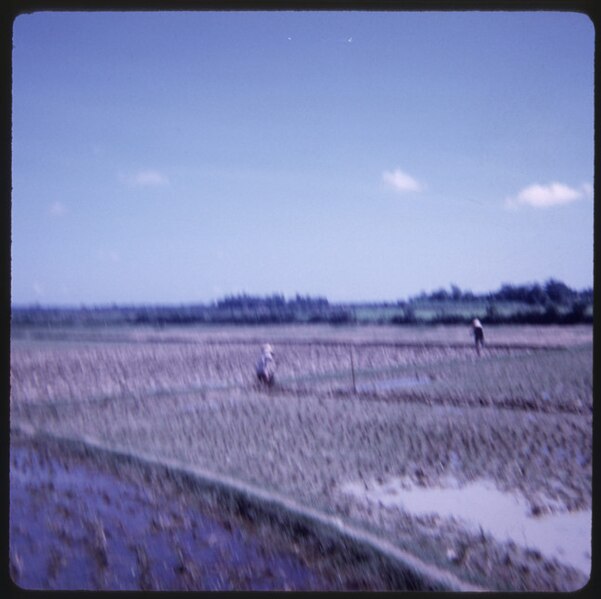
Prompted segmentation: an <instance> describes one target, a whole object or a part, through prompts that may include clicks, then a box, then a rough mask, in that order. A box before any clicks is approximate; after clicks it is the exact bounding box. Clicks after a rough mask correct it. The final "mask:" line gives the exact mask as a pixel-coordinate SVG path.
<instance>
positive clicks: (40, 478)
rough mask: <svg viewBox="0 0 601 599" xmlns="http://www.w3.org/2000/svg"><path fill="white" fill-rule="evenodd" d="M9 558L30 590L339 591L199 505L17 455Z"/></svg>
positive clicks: (29, 453)
mask: <svg viewBox="0 0 601 599" xmlns="http://www.w3.org/2000/svg"><path fill="white" fill-rule="evenodd" d="M10 453H11V456H10V457H11V468H10V500H11V501H10V518H9V525H10V532H9V537H10V554H11V568H12V569H13V571H14V572H13V575H14V579H15V582H16V583H17V584H19V585H20V586H22V587H23V588H26V589H33V590H37V589H62V590H98V589H106V590H113V591H119V590H123V591H128V590H140V589H148V588H150V589H156V590H188V589H194V590H278V589H291V590H333V589H334V588H335V586H334V585H335V582H332V581H330V580H329V579H328V578H327V577H326V576H325V575H324V574H322V573H320V572H319V571H318V570H316V569H315V568H313V567H310V566H308V565H307V564H306V563H305V562H304V561H302V560H301V559H300V558H299V557H298V556H297V555H296V554H294V553H292V552H288V551H287V550H278V549H273V548H271V547H270V546H269V544H267V541H266V540H265V539H264V538H263V537H261V536H255V535H254V534H253V532H252V530H250V531H249V530H246V529H245V528H243V527H242V526H239V525H237V523H236V521H234V520H232V519H230V518H229V517H228V516H227V515H226V514H225V512H224V513H223V514H220V513H219V510H217V511H216V513H213V511H211V510H208V508H207V510H208V511H206V513H205V512H204V511H203V510H201V509H199V507H198V506H197V504H196V503H195V501H194V500H193V498H192V496H187V495H186V494H185V493H176V494H173V493H170V492H167V491H166V490H162V489H161V488H160V485H155V486H148V485H146V484H143V483H135V482H132V481H130V480H127V479H125V478H124V479H122V478H119V477H118V476H117V475H115V474H112V473H109V472H103V471H100V470H98V469H96V468H94V467H93V465H92V464H85V462H79V461H78V460H75V461H74V462H69V461H63V460H61V459H57V458H56V457H55V456H51V455H49V454H48V455H46V454H44V453H39V452H38V451H36V450H34V449H33V448H26V447H11V452H10Z"/></svg>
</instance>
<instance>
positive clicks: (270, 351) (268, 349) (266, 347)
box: [262, 343, 273, 354]
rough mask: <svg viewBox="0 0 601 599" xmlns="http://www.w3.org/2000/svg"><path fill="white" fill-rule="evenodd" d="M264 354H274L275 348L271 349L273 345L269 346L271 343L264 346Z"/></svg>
mask: <svg viewBox="0 0 601 599" xmlns="http://www.w3.org/2000/svg"><path fill="white" fill-rule="evenodd" d="M262 349H263V353H264V354H272V353H273V347H271V345H269V343H265V345H263V348H262Z"/></svg>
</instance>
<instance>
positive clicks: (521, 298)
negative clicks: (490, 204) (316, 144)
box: [11, 279, 593, 327]
mask: <svg viewBox="0 0 601 599" xmlns="http://www.w3.org/2000/svg"><path fill="white" fill-rule="evenodd" d="M11 316H12V324H13V325H14V326H19V325H31V326H50V325H64V326H78V325H99V326H106V325H121V324H130V325H152V326H159V327H161V326H167V325H182V326H184V325H191V324H246V325H254V324H293V323H298V324H302V323H326V324H332V325H344V324H364V323H370V324H398V325H404V324H462V323H469V322H470V321H471V320H472V318H474V317H478V318H480V319H481V320H482V321H483V322H484V323H487V324H577V323H592V321H593V290H592V289H585V290H581V291H576V290H573V289H570V288H569V287H568V286H567V285H565V284H564V283H562V282H561V281H557V280H555V279H549V280H548V281H546V282H545V283H544V284H542V285H541V284H538V283H533V284H527V285H510V284H503V285H501V287H500V289H499V290H497V291H495V292H491V293H484V294H479V295H478V294H474V293H472V292H471V291H463V290H461V289H460V288H459V287H458V286H457V285H451V286H450V289H448V290H447V289H442V288H441V289H437V290H434V291H433V292H431V293H429V294H427V293H425V292H422V293H421V294H420V295H418V296H415V297H412V298H410V299H408V300H406V301H405V300H399V301H397V302H396V303H394V302H379V303H377V302H376V303H373V302H372V303H369V304H362V303H350V304H334V303H330V302H329V301H328V300H327V299H326V298H324V297H311V296H308V295H307V296H302V295H299V294H297V295H296V296H295V297H293V298H290V299H286V298H285V297H284V296H283V295H282V294H272V295H268V296H256V295H248V294H239V295H230V296H226V297H224V298H223V299H220V300H218V301H216V302H213V303H211V304H207V305H205V304H189V305H179V306H173V305H171V306H157V305H149V306H144V305H142V306H117V305H112V306H96V307H84V306H82V307H71V308H65V307H60V308H59V307H43V306H39V305H35V306H14V307H13V308H12V314H11Z"/></svg>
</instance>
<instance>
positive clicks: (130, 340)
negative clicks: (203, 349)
mask: <svg viewBox="0 0 601 599" xmlns="http://www.w3.org/2000/svg"><path fill="white" fill-rule="evenodd" d="M103 337H104V338H103ZM264 337H265V336H262V337H258V338H256V339H255V338H235V337H234V338H232V339H211V338H210V337H209V338H207V339H200V340H199V339H193V338H192V339H191V338H190V337H175V336H173V337H165V338H163V339H161V338H158V337H146V338H145V337H141V338H136V337H127V336H109V335H106V336H103V335H102V334H100V335H98V336H97V337H93V336H92V337H88V336H85V335H78V334H75V335H73V336H69V335H68V334H43V333H42V334H39V335H34V336H32V337H31V338H25V337H15V338H14V340H15V341H17V340H18V341H34V342H36V341H37V342H40V341H48V342H58V343H61V342H62V343H71V342H72V343H124V344H133V345H140V344H170V345H171V344H174V345H177V344H181V345H253V346H257V347H258V346H260V345H262V344H263V343H264V342H265V338H264ZM272 343H274V344H277V345H278V346H282V345H291V346H295V345H321V346H328V347H350V346H352V347H355V348H361V347H396V348H408V349H432V348H450V349H460V348H466V347H472V348H473V346H474V344H473V341H428V340H424V341H388V340H381V341H353V340H348V341H332V340H328V339H320V338H307V339H294V338H292V339H291V338H286V337H283V338H280V339H278V338H277V337H276V338H274V339H273V341H272ZM587 344H588V342H583V343H582V345H587ZM577 345H578V344H577ZM573 346H574V344H571V343H564V344H561V343H558V344H553V345H551V344H536V343H519V342H517V343H516V342H513V343H509V342H507V343H503V342H499V343H487V344H486V347H488V348H490V349H515V350H531V351H537V350H540V351H548V350H561V349H567V348H570V347H573Z"/></svg>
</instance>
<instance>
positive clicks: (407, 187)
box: [382, 168, 423, 193]
mask: <svg viewBox="0 0 601 599" xmlns="http://www.w3.org/2000/svg"><path fill="white" fill-rule="evenodd" d="M382 180H383V181H384V183H386V185H388V186H389V187H391V188H392V189H394V190H395V191H397V192H398V193H407V192H411V191H422V190H423V186H422V184H421V183H419V182H418V181H416V180H415V179H414V178H413V177H412V176H411V175H408V174H407V173H405V172H403V171H402V170H401V169H399V168H397V169H395V170H394V171H384V173H383V174H382Z"/></svg>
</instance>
